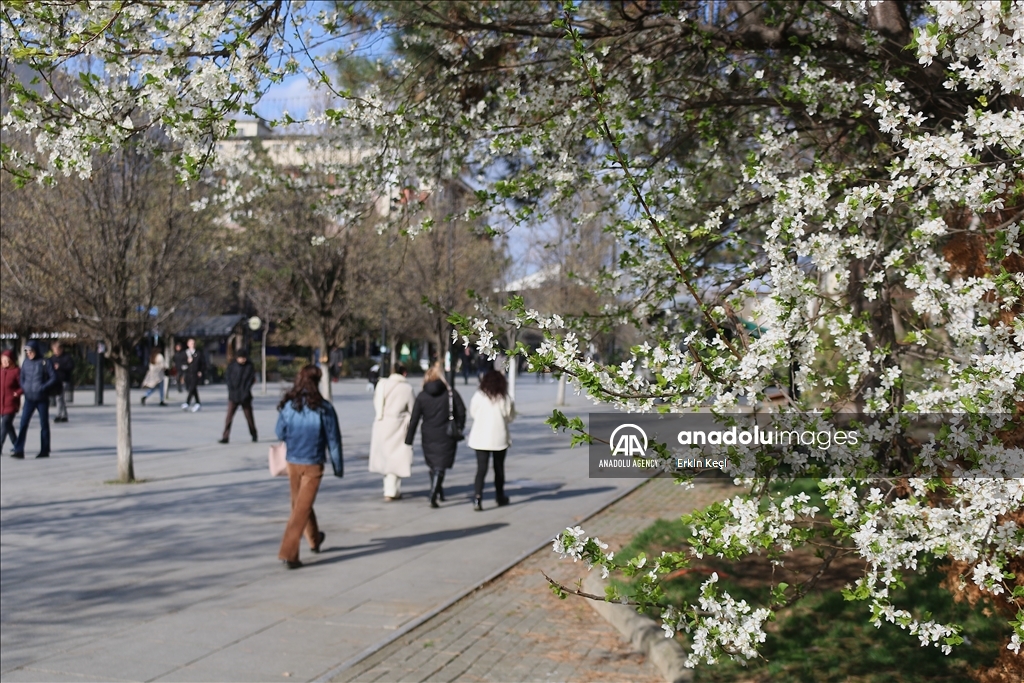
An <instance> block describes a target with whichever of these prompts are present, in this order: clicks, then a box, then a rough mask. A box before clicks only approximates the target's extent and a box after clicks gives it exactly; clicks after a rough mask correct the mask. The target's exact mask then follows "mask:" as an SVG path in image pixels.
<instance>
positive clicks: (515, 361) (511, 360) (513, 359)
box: [505, 327, 564, 401]
mask: <svg viewBox="0 0 1024 683" xmlns="http://www.w3.org/2000/svg"><path fill="white" fill-rule="evenodd" d="M518 333H519V330H518V329H516V328H515V327H513V328H512V329H510V330H509V333H508V347H509V348H510V349H512V350H513V351H514V350H515V348H516V337H517V336H518ZM505 374H506V376H507V377H508V395H509V397H510V398H511V399H512V400H513V401H514V400H516V379H517V378H518V376H519V356H516V355H511V356H509V357H508V372H507V373H505ZM563 398H564V397H563Z"/></svg>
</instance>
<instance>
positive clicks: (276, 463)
mask: <svg viewBox="0 0 1024 683" xmlns="http://www.w3.org/2000/svg"><path fill="white" fill-rule="evenodd" d="M287 455H288V445H287V444H286V443H285V442H284V441H282V442H281V443H275V444H273V445H271V446H270V452H269V453H268V454H267V460H268V464H269V466H270V476H272V477H284V476H286V475H287V474H288V461H287V460H286V457H287Z"/></svg>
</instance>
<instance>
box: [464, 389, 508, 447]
mask: <svg viewBox="0 0 1024 683" xmlns="http://www.w3.org/2000/svg"><path fill="white" fill-rule="evenodd" d="M469 416H470V417H471V418H473V427H472V428H471V429H470V431H469V439H468V440H467V441H466V445H467V446H469V447H470V448H472V449H473V450H476V451H503V450H505V449H507V448H508V447H509V446H511V445H512V439H511V438H509V434H508V423H509V422H511V421H512V420H514V419H515V418H516V407H515V404H514V403H512V399H511V398H509V397H508V396H503V397H501V398H498V399H493V398H491V397H490V396H488V395H487V394H485V393H484V392H482V391H478V392H476V393H475V394H473V400H471V401H470V402H469Z"/></svg>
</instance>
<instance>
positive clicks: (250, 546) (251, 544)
mask: <svg viewBox="0 0 1024 683" xmlns="http://www.w3.org/2000/svg"><path fill="white" fill-rule="evenodd" d="M414 382H415V381H414ZM414 386H415V383H414ZM416 388H417V389H418V386H417V387H416ZM364 389H365V382H362V381H348V382H341V383H336V384H334V390H335V397H334V403H335V406H336V407H337V410H338V414H339V418H340V420H341V427H342V434H343V439H344V445H345V468H346V475H345V478H344V479H335V478H334V477H331V476H327V477H325V480H324V484H323V486H322V487H321V490H320V495H319V497H318V498H317V502H316V510H317V516H318V518H319V520H320V522H321V528H322V529H323V530H324V531H325V532H326V534H327V541H326V543H325V547H324V552H323V553H322V554H320V555H319V556H315V555H311V554H310V553H309V552H308V550H307V549H305V548H303V551H302V559H303V561H304V562H306V563H307V566H306V567H303V568H302V569H300V570H298V571H293V572H289V571H285V570H284V569H283V568H282V566H281V565H280V563H279V562H278V561H277V548H278V544H279V543H280V538H281V533H282V531H283V528H284V524H285V521H286V519H287V516H288V509H289V503H288V492H287V482H286V480H284V479H271V478H270V477H269V476H268V474H267V456H266V453H267V447H268V444H269V443H270V442H271V441H272V431H273V426H274V423H275V420H276V410H275V405H276V403H277V399H278V396H279V392H280V387H276V388H272V389H271V395H270V396H267V397H261V396H258V397H257V399H256V405H255V412H256V422H257V427H258V429H259V432H260V441H261V442H260V443H258V444H253V443H251V442H250V441H249V435H248V433H247V430H246V427H245V420H244V418H243V417H242V416H241V415H237V416H236V418H235V425H234V431H233V435H232V439H233V440H232V443H231V444H229V445H226V446H225V445H220V444H217V443H216V441H217V439H219V438H220V433H221V430H222V428H223V419H224V410H225V406H226V394H225V391H224V389H223V387H203V388H202V389H201V390H200V391H201V394H202V398H203V410H202V411H201V412H199V413H196V414H192V413H185V412H182V411H181V410H180V409H178V408H176V407H173V406H174V403H172V406H171V407H166V408H160V407H157V406H152V405H150V406H146V407H141V406H140V405H139V404H138V400H139V394H138V392H134V395H133V405H132V433H133V436H134V443H135V472H136V476H138V477H139V478H140V479H143V480H145V481H144V482H143V483H139V484H133V485H127V486H126V485H117V484H107V483H104V482H105V481H108V480H111V479H113V478H114V477H115V473H116V466H115V455H114V441H113V438H114V407H113V405H112V403H113V402H112V401H111V402H110V404H108V405H105V406H101V407H94V406H83V405H81V404H78V405H75V406H72V407H71V408H70V418H71V420H70V422H69V423H67V424H60V425H54V426H53V457H51V458H50V459H48V460H34V459H32V458H31V456H32V455H34V453H35V452H36V451H35V450H34V449H35V448H36V447H37V445H38V439H39V436H38V434H39V432H38V426H37V425H33V428H32V429H31V430H30V433H29V435H28V449H27V453H28V456H29V457H28V458H27V459H26V460H24V461H17V460H13V459H11V458H9V457H7V456H6V454H5V455H4V457H2V458H0V625H2V629H0V647H2V651H3V659H2V668H0V675H2V678H3V680H4V681H5V682H6V681H11V682H12V683H13V682H14V681H39V680H45V681H62V680H76V681H82V680H94V679H99V680H110V681H116V680H144V681H148V680H166V681H171V680H174V681H211V680H217V681H280V680H283V679H284V678H288V679H290V680H313V679H316V678H317V677H320V676H323V675H324V674H326V673H327V672H330V671H332V670H335V669H337V667H338V666H339V665H340V664H342V663H344V662H347V661H350V660H351V659H352V658H354V657H356V656H358V655H359V653H361V652H364V651H366V650H367V649H368V648H371V647H373V646H374V645H375V644H379V643H382V642H385V641H387V640H388V639H390V638H391V637H392V636H393V634H394V633H395V632H397V631H399V630H401V629H402V628H403V627H404V626H405V625H407V624H410V623H412V622H414V621H415V620H417V619H419V618H421V617H422V616H423V615H426V614H429V613H430V612H432V611H433V610H436V609H438V608H439V607H441V606H443V605H445V604H448V603H450V602H451V601H452V600H454V599H457V598H458V597H459V596H461V595H463V594H464V593H465V592H466V591H467V590H471V589H472V588H473V587H475V586H477V585H479V584H480V582H482V581H484V580H485V579H486V578H487V577H489V576H491V575H493V574H494V573H495V572H498V571H500V570H502V569H503V568H505V567H507V566H508V565H509V564H510V563H512V562H514V561H515V560H516V559H517V558H520V557H522V556H524V555H525V554H528V553H529V552H531V551H532V550H534V549H535V548H537V547H538V546H539V545H540V544H541V543H544V542H545V541H547V540H549V539H550V538H552V537H553V536H554V535H555V534H556V533H558V531H559V530H560V529H562V528H563V527H565V526H568V525H572V524H575V523H577V522H578V521H579V520H580V519H582V518H584V517H586V516H587V515H589V514H591V513H592V512H593V511H595V510H598V509H600V508H602V507H604V506H605V505H607V504H608V502H610V501H612V500H614V499H616V498H617V497H619V496H620V495H621V494H622V493H623V492H625V491H627V490H629V489H631V488H633V487H635V486H636V485H637V484H638V483H640V482H639V481H637V480H608V479H603V480H591V479H589V478H588V471H587V461H586V457H585V455H584V452H583V451H581V450H576V451H573V450H570V449H569V448H568V438H567V437H566V436H564V435H554V434H552V432H551V430H550V428H548V427H547V426H546V425H544V424H543V421H544V419H545V418H546V417H547V416H548V415H550V412H551V409H552V407H553V403H554V396H555V390H556V387H555V385H554V384H536V383H534V382H532V381H531V378H528V377H524V378H523V380H522V381H521V382H520V385H519V396H518V399H519V400H518V402H517V409H518V411H519V413H520V417H519V419H517V420H516V422H515V423H514V424H513V428H512V438H513V442H514V443H513V446H512V449H511V451H510V454H509V459H508V462H507V465H506V468H507V470H508V477H509V480H510V481H509V484H508V494H509V495H510V496H511V498H512V504H511V505H509V506H507V507H504V508H496V507H494V502H493V490H492V489H490V488H488V491H487V494H486V499H485V506H486V508H487V509H486V510H485V511H484V512H482V513H478V512H474V511H473V509H472V506H471V504H470V499H471V495H472V479H473V474H474V470H475V462H474V458H473V457H472V453H471V451H469V449H468V448H466V447H465V445H464V444H463V445H462V446H460V449H459V455H458V457H457V460H456V464H455V467H454V469H453V470H452V471H451V473H450V475H449V478H448V480H447V482H446V484H447V486H446V487H445V489H446V493H447V495H448V502H447V503H445V504H443V507H442V508H441V509H440V510H431V509H430V508H429V506H428V504H427V496H426V489H427V486H428V483H427V482H428V474H427V470H426V467H425V465H424V464H423V461H422V455H421V454H420V452H419V447H418V446H417V448H416V460H415V464H414V467H413V476H412V477H411V478H410V479H408V480H406V481H405V484H404V490H405V493H406V498H405V499H404V500H402V501H399V502H396V503H386V502H384V500H383V497H382V491H381V482H380V478H379V477H378V476H377V475H371V474H370V473H369V472H367V471H366V463H367V453H368V450H369V433H370V426H371V422H372V415H373V412H372V411H373V409H372V403H371V400H370V395H369V394H367V393H365V391H364ZM457 389H458V390H459V391H460V392H463V394H464V398H465V400H466V401H468V400H469V398H470V396H471V395H472V392H473V387H472V386H470V387H468V390H467V389H466V388H465V387H464V386H463V385H462V384H461V383H460V384H459V385H458V386H457ZM176 398H178V397H177V396H176V395H175V394H173V393H172V395H171V397H170V399H171V400H172V401H173V400H174V399H176ZM179 400H180V399H179ZM569 402H570V405H569V406H568V407H567V408H566V409H565V410H566V412H567V414H570V415H572V414H581V413H585V412H586V411H588V410H589V409H590V406H591V404H590V402H589V401H587V400H586V399H584V398H581V397H575V396H570V397H569ZM286 674H287V676H286Z"/></svg>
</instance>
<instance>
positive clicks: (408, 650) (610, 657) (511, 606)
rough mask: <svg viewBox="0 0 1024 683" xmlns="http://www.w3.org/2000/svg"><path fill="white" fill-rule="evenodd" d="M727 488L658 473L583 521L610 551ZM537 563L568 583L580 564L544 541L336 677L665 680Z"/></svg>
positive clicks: (626, 682) (647, 682) (625, 682)
mask: <svg viewBox="0 0 1024 683" xmlns="http://www.w3.org/2000/svg"><path fill="white" fill-rule="evenodd" d="M731 491H732V487H729V486H725V485H722V484H717V483H702V484H699V485H698V486H697V487H696V488H695V489H693V490H691V491H683V490H681V489H679V488H678V487H677V486H675V485H674V483H673V482H672V481H671V480H669V479H656V480H652V481H650V482H648V483H647V484H645V485H644V486H641V487H640V488H639V489H637V490H635V491H634V492H632V493H630V494H629V495H627V496H626V497H625V498H623V499H622V500H620V501H618V502H616V503H614V504H613V505H611V506H610V507H609V508H607V509H605V510H604V511H602V512H600V513H598V514H597V515H596V516H594V517H592V518H590V519H588V520H586V521H585V522H582V523H581V525H582V526H583V528H584V529H585V530H586V531H587V532H588V534H590V535H592V536H598V537H599V538H600V539H601V540H602V541H604V542H607V543H608V544H609V548H610V549H612V550H616V549H618V548H620V547H622V546H623V545H624V544H625V543H627V542H628V541H629V540H630V539H631V538H632V537H633V535H634V534H635V533H636V532H637V531H638V530H640V529H643V528H644V527H646V526H648V525H649V524H651V523H652V522H653V521H654V520H656V519H658V518H665V519H670V518H674V517H678V516H680V515H683V514H685V513H687V512H689V511H691V510H693V509H695V508H698V507H703V506H705V505H708V504H710V503H712V502H714V501H715V500H718V499H721V498H723V497H725V496H726V495H729V494H730V493H731ZM542 572H543V573H545V574H547V575H548V576H550V577H551V578H553V579H555V580H556V581H559V582H560V583H562V584H563V585H568V586H571V585H574V583H575V581H576V579H577V578H580V577H582V576H583V575H584V574H585V573H586V569H585V567H584V566H583V565H580V564H574V563H572V562H571V561H569V560H559V559H558V556H557V555H556V554H555V553H554V552H552V551H551V548H550V547H548V548H545V549H543V550H540V551H538V552H536V553H534V554H533V555H531V556H530V557H529V558H527V559H526V560H525V561H523V562H522V563H520V564H519V565H517V566H516V567H515V568H513V569H512V570H510V571H508V572H506V573H505V574H503V575H502V576H500V577H499V578H498V579H496V580H495V581H492V582H491V583H489V584H487V585H485V586H483V587H482V588H481V589H480V590H478V591H476V592H474V593H472V594H471V595H469V596H467V597H466V598H464V599H462V600H460V601H459V602H458V603H456V604H455V605H452V606H451V607H450V608H449V609H447V610H445V611H444V612H442V613H441V614H438V615H437V616H435V617H434V618H432V619H430V620H429V621H427V622H425V623H424V624H422V625H420V626H419V627H417V628H415V629H413V630H412V631H410V632H409V633H407V634H406V635H405V636H403V637H402V638H399V639H398V640H396V641H395V642H393V643H391V644H389V645H387V646H386V647H384V648H383V649H381V650H380V651H378V652H376V653H374V654H373V655H371V656H369V657H367V658H366V659H364V660H363V661H361V662H359V663H357V664H356V665H355V666H353V667H351V668H350V669H348V670H346V671H344V672H342V673H341V674H340V675H339V676H337V677H336V678H334V679H333V680H334V681H336V682H338V683H341V682H349V681H352V682H355V681H359V682H369V681H388V682H389V683H390V682H397V681H456V680H458V681H621V682H623V683H632V682H636V683H660V682H661V681H662V680H663V679H662V678H661V676H660V674H659V673H658V672H657V671H656V670H655V669H654V667H653V666H652V665H651V664H649V663H647V662H645V661H644V657H643V656H642V655H640V654H637V653H635V652H633V651H632V650H631V648H630V646H629V643H627V642H626V641H625V639H623V638H622V636H621V635H619V633H618V632H617V631H616V630H615V629H614V628H612V627H611V626H610V625H609V624H607V623H606V622H604V621H603V620H602V619H601V617H599V616H598V615H597V613H596V612H594V611H593V610H592V609H591V608H590V606H589V605H587V603H586V601H585V600H584V599H581V598H578V597H573V596H570V597H568V598H567V599H565V600H559V599H558V598H556V597H555V596H554V595H553V594H552V593H551V591H550V590H549V589H548V586H547V582H546V581H545V579H544V576H543V575H542Z"/></svg>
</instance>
